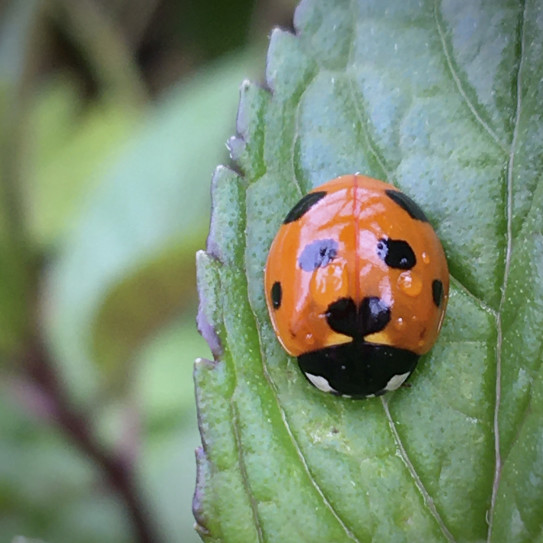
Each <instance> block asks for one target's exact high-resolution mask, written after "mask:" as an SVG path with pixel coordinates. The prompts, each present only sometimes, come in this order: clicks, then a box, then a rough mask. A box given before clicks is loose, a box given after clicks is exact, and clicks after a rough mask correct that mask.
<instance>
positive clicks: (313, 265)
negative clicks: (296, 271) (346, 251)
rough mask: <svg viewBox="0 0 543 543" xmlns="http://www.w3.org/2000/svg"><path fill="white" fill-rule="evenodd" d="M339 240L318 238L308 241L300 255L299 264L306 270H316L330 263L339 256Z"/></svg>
mask: <svg viewBox="0 0 543 543" xmlns="http://www.w3.org/2000/svg"><path fill="white" fill-rule="evenodd" d="M337 250H338V242H337V241H336V240H335V239H318V240H316V241H313V242H311V243H308V244H307V245H306V246H305V247H304V250H303V251H302V254H301V255H300V256H299V257H298V265H299V266H300V268H302V270H304V271H308V272H311V271H314V270H316V269H317V268H323V267H324V266H326V265H327V264H330V262H332V260H334V258H336V256H337Z"/></svg>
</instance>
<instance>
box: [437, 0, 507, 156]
mask: <svg viewBox="0 0 543 543" xmlns="http://www.w3.org/2000/svg"><path fill="white" fill-rule="evenodd" d="M438 2H439V0H434V21H435V24H436V28H437V32H438V34H439V40H440V42H441V48H442V50H443V55H444V56H445V62H446V63H447V67H448V68H449V72H450V74H451V77H452V79H453V81H454V84H455V85H456V88H457V90H458V92H459V94H460V96H461V97H462V100H463V101H464V103H465V104H466V106H467V108H468V109H469V110H470V112H471V113H472V115H473V117H474V118H475V120H476V121H477V123H478V124H479V125H480V126H481V127H482V128H483V129H484V130H485V132H486V133H487V134H488V135H489V136H490V137H491V138H492V139H493V140H494V142H495V143H497V144H498V145H499V147H500V148H501V149H502V150H503V151H506V152H507V145H506V144H505V143H504V142H502V141H501V140H500V138H499V137H498V135H497V134H496V133H495V132H494V130H492V128H491V127H490V126H489V124H488V123H487V122H486V121H485V120H484V119H483V117H482V115H481V114H480V113H479V112H478V111H477V108H476V107H475V105H474V104H473V102H472V101H471V100H470V98H469V97H468V95H467V93H466V91H465V89H464V86H463V84H462V80H461V78H460V76H459V75H458V72H457V70H456V68H455V66H454V63H453V59H452V57H451V53H450V51H449V47H448V46H447V40H446V38H445V31H444V29H443V25H442V24H441V21H440V16H439V8H438Z"/></svg>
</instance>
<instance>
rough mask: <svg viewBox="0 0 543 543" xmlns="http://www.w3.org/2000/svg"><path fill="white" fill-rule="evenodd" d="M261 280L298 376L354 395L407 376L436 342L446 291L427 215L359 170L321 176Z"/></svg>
mask: <svg viewBox="0 0 543 543" xmlns="http://www.w3.org/2000/svg"><path fill="white" fill-rule="evenodd" d="M264 281H265V290H266V301H267V305H268V310H269V313H270V317H271V322H272V324H273V328H274V330H275V332H276V334H277V337H278V339H279V341H280V343H281V344H282V345H283V347H284V348H285V350H286V351H287V352H288V353H289V354H290V355H292V356H296V357H297V358H298V364H299V366H300V369H301V371H302V372H303V374H304V375H305V377H306V378H307V379H308V380H309V381H310V382H311V383H312V384H313V385H314V386H316V387H317V388H318V389H320V390H322V391H324V392H330V393H332V394H336V395H341V396H347V397H353V398H367V397H373V396H379V395H381V394H384V393H385V392H387V391H391V390H395V389H397V388H398V387H400V386H401V385H402V384H403V383H404V382H405V381H406V379H407V378H408V377H409V376H410V375H411V373H412V372H413V370H414V369H415V366H416V365H417V361H418V359H419V357H420V356H421V355H422V354H424V353H426V352H427V351H429V350H430V349H431V347H432V345H433V344H434V343H435V341H436V339H437V336H438V333H439V329H440V328H441V323H442V322H443V317H444V315H445V309H446V306H447V300H448V295H449V272H448V268H447V261H446V259H445V253H444V251H443V248H442V246H441V243H440V241H439V239H438V237H437V235H436V233H435V232H434V229H433V228H432V226H431V225H430V223H429V222H428V219H427V218H426V215H425V214H424V213H423V211H422V210H421V209H420V207H419V206H418V205H417V204H415V202H413V200H411V198H409V197H408V196H406V195H405V194H404V193H403V192H400V191H399V190H398V189H397V188H395V187H394V186H392V185H389V184H388V183H384V182H383V181H379V180H377V179H372V178H370V177H365V176H362V175H345V176H342V177H338V178H337V179H334V180H332V181H329V182H327V183H325V184H324V185H321V186H319V187H317V188H316V189H314V190H312V191H311V192H309V193H308V194H306V195H305V196H304V197H303V198H302V199H301V200H300V201H299V202H298V203H297V204H296V205H295V206H294V207H293V208H292V209H291V210H290V211H289V212H288V214H287V216H286V218H285V220H284V221H283V224H282V225H281V227H280V229H279V232H278V233H277V236H276V237H275V239H274V241H273V243H272V245H271V248H270V252H269V255H268V259H267V263H266V270H265V280H264Z"/></svg>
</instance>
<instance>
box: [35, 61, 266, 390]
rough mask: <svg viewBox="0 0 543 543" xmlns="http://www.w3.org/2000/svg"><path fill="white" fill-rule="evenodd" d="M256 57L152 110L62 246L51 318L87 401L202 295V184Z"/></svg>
mask: <svg viewBox="0 0 543 543" xmlns="http://www.w3.org/2000/svg"><path fill="white" fill-rule="evenodd" d="M255 56H256V55H255V52H254V51H250V52H249V53H248V54H247V53H243V54H237V55H233V56H230V57H225V58H223V59H221V61H220V62H217V63H216V64H214V65H210V66H209V67H207V69H205V70H202V72H201V73H199V74H197V75H196V76H195V77H194V78H193V79H192V80H191V81H190V82H188V83H185V84H181V85H178V86H177V87H176V88H174V89H172V91H171V92H170V93H169V95H168V96H167V97H165V99H163V100H162V101H161V102H160V103H159V104H158V106H157V107H156V108H150V111H149V113H148V118H147V120H146V122H144V123H143V126H142V127H141V130H140V131H139V132H138V133H137V134H136V135H135V136H134V139H133V141H131V142H130V143H129V144H128V145H127V146H126V148H125V149H123V152H122V153H121V154H120V156H119V157H118V159H117V160H116V161H115V163H114V164H113V166H112V167H111V168H109V169H108V170H107V172H106V174H105V175H104V177H103V179H101V181H100V184H99V187H98V189H97V190H96V191H95V192H94V193H93V194H92V197H87V205H86V209H85V211H84V213H83V214H82V215H81V217H79V219H78V221H77V222H76V224H75V225H73V227H72V230H71V232H70V235H69V237H68V239H67V240H66V241H65V243H63V244H62V246H61V247H60V250H59V253H58V256H57V258H56V259H55V261H54V262H53V265H52V266H51V269H50V273H49V277H48V282H47V288H48V289H49V290H48V302H49V303H48V305H47V308H46V309H47V317H48V318H47V319H46V320H45V322H46V324H47V326H48V329H47V333H48V337H49V340H50V342H51V345H52V348H53V351H54V354H55V359H56V360H58V361H59V362H60V364H61V365H62V370H63V371H64V376H65V378H66V379H67V380H68V381H69V382H70V385H71V387H72V390H73V391H74V394H76V395H78V396H80V397H83V398H89V396H92V394H93V393H94V392H96V390H98V387H97V385H98V383H99V382H100V380H101V379H104V380H106V382H111V378H112V377H118V376H119V375H120V374H121V373H123V372H124V373H123V376H125V373H126V362H127V360H128V359H129V357H130V356H131V355H133V354H134V353H135V351H136V350H137V348H138V347H139V346H140V345H141V344H142V342H143V341H144V340H145V336H146V335H147V334H149V333H150V332H151V331H152V330H155V329H156V328H157V327H159V326H160V325H162V324H163V323H164V321H165V320H166V319H167V318H169V317H171V315H172V313H173V312H174V311H175V310H179V309H180V307H181V306H182V304H183V303H184V301H183V300H182V299H181V296H182V295H184V294H186V293H187V291H188V290H189V289H190V287H192V288H194V250H195V248H196V247H197V246H200V247H201V246H202V245H203V243H204V240H205V230H206V228H207V225H208V224H209V216H208V212H207V210H208V208H209V187H208V186H207V185H206V183H205V182H202V180H204V179H208V178H209V176H210V175H211V173H212V171H213V168H214V166H215V164H216V163H217V161H218V160H220V159H221V157H222V156H224V147H223V146H222V145H221V143H222V142H224V140H225V138H226V137H227V135H228V133H229V132H230V131H231V128H232V125H233V113H234V112H235V107H236V102H237V96H238V88H239V81H240V80H241V79H242V78H243V77H244V75H245V74H246V73H247V72H248V71H250V67H251V63H252V61H253V58H254V57H255ZM195 157H197V160H195ZM204 210H205V211H204ZM191 272H192V273H191ZM150 300H151V302H152V306H149V305H146V304H147V303H148V302H149V301H150ZM132 359H133V358H132ZM98 362H100V363H98ZM125 382H126V379H125Z"/></svg>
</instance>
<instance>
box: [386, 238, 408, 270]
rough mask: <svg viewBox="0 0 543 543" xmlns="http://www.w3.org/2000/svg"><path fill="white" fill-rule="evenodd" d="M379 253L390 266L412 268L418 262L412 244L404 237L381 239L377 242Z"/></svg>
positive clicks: (403, 268) (404, 268)
mask: <svg viewBox="0 0 543 543" xmlns="http://www.w3.org/2000/svg"><path fill="white" fill-rule="evenodd" d="M377 255H378V256H379V258H380V259H381V260H384V261H385V264H386V265H387V266H388V267H389V268H396V269H399V270H410V269H411V268H413V267H414V266H415V264H416V263H417V257H416V256H415V253H414V252H413V249H411V245H409V243H407V241H404V240H403V239H380V240H379V243H377Z"/></svg>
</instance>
